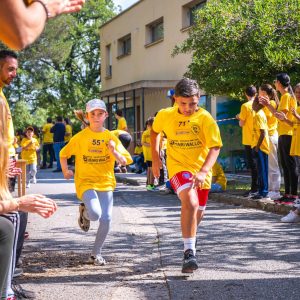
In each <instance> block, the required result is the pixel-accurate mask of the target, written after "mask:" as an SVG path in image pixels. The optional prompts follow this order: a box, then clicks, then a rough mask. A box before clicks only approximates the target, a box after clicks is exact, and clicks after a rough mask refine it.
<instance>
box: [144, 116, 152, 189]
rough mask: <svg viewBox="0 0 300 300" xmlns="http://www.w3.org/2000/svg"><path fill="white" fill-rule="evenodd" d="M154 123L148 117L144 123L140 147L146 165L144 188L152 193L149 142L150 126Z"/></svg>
mask: <svg viewBox="0 0 300 300" xmlns="http://www.w3.org/2000/svg"><path fill="white" fill-rule="evenodd" d="M153 122H154V118H153V117H150V118H149V119H148V120H147V121H146V130H145V131H144V132H143V134H142V146H143V153H144V161H145V163H146V165H147V181H146V188H147V190H148V191H154V190H155V186H154V177H153V173H152V153H151V141H150V130H151V128H152V124H153Z"/></svg>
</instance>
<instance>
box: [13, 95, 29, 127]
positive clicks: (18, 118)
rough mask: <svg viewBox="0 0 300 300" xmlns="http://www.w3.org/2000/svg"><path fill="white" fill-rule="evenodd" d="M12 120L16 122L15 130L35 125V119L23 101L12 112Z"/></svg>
mask: <svg viewBox="0 0 300 300" xmlns="http://www.w3.org/2000/svg"><path fill="white" fill-rule="evenodd" d="M12 118H13V120H14V128H15V129H22V130H23V129H25V128H26V127H27V126H29V125H33V124H32V121H33V118H32V116H31V113H30V110H29V107H28V104H27V103H26V102H25V101H23V100H21V101H18V102H17V103H16V104H15V106H14V110H13V111H12Z"/></svg>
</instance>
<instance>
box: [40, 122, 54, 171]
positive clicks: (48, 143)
mask: <svg viewBox="0 0 300 300" xmlns="http://www.w3.org/2000/svg"><path fill="white" fill-rule="evenodd" d="M52 127H53V123H52V118H51V117H48V118H47V123H46V124H45V125H44V126H43V128H42V133H43V165H42V167H41V169H46V168H53V160H54V150H53V133H51V132H50V129H51V128H52ZM48 154H49V165H48V167H47V166H46V165H47V155H48Z"/></svg>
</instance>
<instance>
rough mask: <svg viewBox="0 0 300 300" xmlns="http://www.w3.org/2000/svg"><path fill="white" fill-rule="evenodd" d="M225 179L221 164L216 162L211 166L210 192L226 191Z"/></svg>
mask: <svg viewBox="0 0 300 300" xmlns="http://www.w3.org/2000/svg"><path fill="white" fill-rule="evenodd" d="M226 186H227V179H226V176H225V174H224V171H223V168H222V166H221V165H220V164H219V163H218V162H216V163H215V164H214V166H213V168H212V184H211V189H210V192H211V193H220V192H224V191H226Z"/></svg>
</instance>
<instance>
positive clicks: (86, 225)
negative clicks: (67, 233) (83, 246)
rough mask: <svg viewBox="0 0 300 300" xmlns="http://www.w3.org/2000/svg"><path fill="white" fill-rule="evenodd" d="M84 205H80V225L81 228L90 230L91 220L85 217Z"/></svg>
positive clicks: (86, 230)
mask: <svg viewBox="0 0 300 300" xmlns="http://www.w3.org/2000/svg"><path fill="white" fill-rule="evenodd" d="M83 207H84V206H83V205H81V204H80V205H79V217H78V225H79V227H80V229H81V230H83V231H84V232H88V231H89V229H90V221H89V220H87V219H85V218H84V217H83V210H84V208H83Z"/></svg>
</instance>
